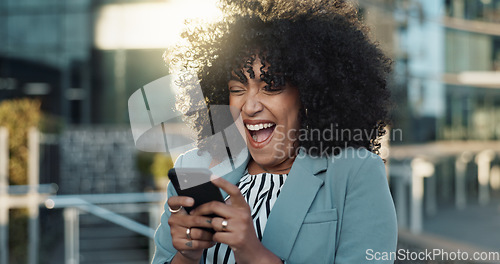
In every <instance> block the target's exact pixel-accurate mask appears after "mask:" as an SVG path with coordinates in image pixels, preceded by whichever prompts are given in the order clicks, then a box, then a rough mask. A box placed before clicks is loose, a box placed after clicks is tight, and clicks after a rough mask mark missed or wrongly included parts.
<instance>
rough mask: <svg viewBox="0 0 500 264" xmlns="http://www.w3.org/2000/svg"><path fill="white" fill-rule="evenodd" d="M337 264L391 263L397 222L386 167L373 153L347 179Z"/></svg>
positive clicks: (394, 248)
mask: <svg viewBox="0 0 500 264" xmlns="http://www.w3.org/2000/svg"><path fill="white" fill-rule="evenodd" d="M343 211H344V212H343V214H342V216H340V217H342V226H341V227H340V235H339V243H338V244H337V252H336V257H335V263H336V264H344V263H345V264H351V263H393V262H394V260H390V259H389V260H388V259H386V258H383V255H384V254H385V256H388V255H390V254H389V253H390V252H395V251H396V246H397V222H396V212H395V209H394V203H393V200H392V197H391V194H390V191H389V186H388V183H387V178H386V172H385V166H384V163H383V161H382V159H381V158H380V157H378V156H376V155H372V156H369V157H368V158H366V159H365V160H364V162H363V163H362V165H361V167H360V168H359V170H358V171H357V172H356V173H353V174H352V175H350V177H349V178H348V181H347V186H346V194H345V200H344V210H343Z"/></svg>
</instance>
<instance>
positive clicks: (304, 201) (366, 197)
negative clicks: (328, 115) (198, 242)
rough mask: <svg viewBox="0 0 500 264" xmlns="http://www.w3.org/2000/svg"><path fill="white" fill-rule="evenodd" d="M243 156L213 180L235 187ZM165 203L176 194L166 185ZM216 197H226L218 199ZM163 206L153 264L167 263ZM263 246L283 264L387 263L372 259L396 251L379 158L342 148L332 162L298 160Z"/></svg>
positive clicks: (198, 162) (201, 161)
mask: <svg viewBox="0 0 500 264" xmlns="http://www.w3.org/2000/svg"><path fill="white" fill-rule="evenodd" d="M249 158H250V155H249V154H248V152H247V151H246V150H245V151H242V153H240V155H238V156H237V157H236V159H234V163H233V164H232V163H230V162H229V160H225V161H224V162H222V163H221V164H219V165H217V166H215V167H213V168H212V169H211V170H212V172H213V173H214V174H216V175H219V176H223V177H224V178H225V179H226V180H228V181H230V182H232V183H233V184H236V183H237V182H238V181H239V179H240V178H241V177H242V175H243V173H244V172H245V168H246V165H247V163H248V161H249ZM210 162H211V158H210V156H209V155H208V153H205V154H202V155H201V156H198V154H197V151H196V150H194V151H190V152H187V153H185V154H183V155H182V156H180V157H179V158H178V159H177V161H176V164H175V166H176V167H206V168H208V166H209V165H210ZM167 191H168V197H170V196H172V195H176V193H175V190H174V188H173V187H172V185H171V184H169V186H168V190H167ZM223 195H224V196H227V194H226V193H225V192H223ZM169 216H170V212H169V211H168V207H167V205H166V204H165V212H164V213H163V215H162V217H161V224H160V226H159V227H158V229H157V230H156V233H155V243H156V252H155V256H154V259H153V263H154V264H160V263H161V264H163V263H168V262H170V261H171V260H172V258H173V256H174V255H175V253H176V249H175V248H174V247H173V246H172V241H171V237H170V227H169V225H168V223H167V222H168V218H169ZM262 243H263V245H264V246H265V247H266V248H267V249H269V250H270V251H271V252H273V253H274V254H275V255H276V256H278V257H279V258H281V259H283V260H284V261H285V263H291V264H295V263H304V264H311V263H314V264H321V263H337V264H343V263H346V264H358V263H392V262H393V261H391V260H381V259H379V258H377V254H376V253H379V256H380V255H382V254H384V253H386V254H388V253H389V252H394V251H396V244H397V224H396V213H395V210H394V204H393V201H392V197H391V194H390V192H389V187H388V184H387V179H386V173H385V166H384V163H383V161H382V159H381V158H380V157H379V156H377V155H375V154H373V153H371V152H369V151H368V150H366V149H352V148H351V149H349V148H348V149H346V150H343V151H342V152H341V153H340V154H338V155H336V156H334V157H329V158H326V157H322V158H315V157H311V156H307V155H303V152H300V154H299V156H298V157H297V158H296V160H295V161H294V163H293V166H292V168H291V170H290V173H289V175H288V178H287V180H286V182H285V185H284V186H283V188H282V190H281V192H280V196H279V198H278V200H276V203H275V204H274V207H273V209H272V211H271V214H270V215H269V218H268V221H267V224H266V228H265V230H264V234H263V238H262Z"/></svg>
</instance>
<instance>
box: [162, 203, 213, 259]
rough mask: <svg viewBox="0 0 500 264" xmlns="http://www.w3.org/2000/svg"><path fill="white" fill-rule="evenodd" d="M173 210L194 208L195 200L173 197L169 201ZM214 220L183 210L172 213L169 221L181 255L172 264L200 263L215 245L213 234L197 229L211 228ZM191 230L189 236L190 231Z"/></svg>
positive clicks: (174, 241)
mask: <svg viewBox="0 0 500 264" xmlns="http://www.w3.org/2000/svg"><path fill="white" fill-rule="evenodd" d="M167 204H168V206H169V207H170V208H171V209H172V210H177V209H179V208H180V207H181V206H182V207H189V206H193V204H194V200H193V198H191V197H187V196H172V197H170V198H169V199H168V201H167ZM211 221H212V219H211V218H209V217H205V216H201V215H189V214H187V212H186V210H184V208H182V209H181V210H180V211H179V212H176V213H174V212H172V214H171V215H170V218H169V219H168V225H169V226H170V234H171V236H172V244H173V246H174V248H176V249H177V250H178V251H179V252H180V253H181V255H180V256H178V255H179V254H177V255H176V257H175V258H174V260H173V261H172V263H190V262H192V263H198V262H199V260H200V258H201V255H202V254H203V250H204V249H205V248H209V247H212V246H213V245H214V244H215V243H214V242H213V240H212V233H210V232H208V231H205V230H202V229H199V228H196V227H206V228H211V227H212V224H211ZM188 229H189V234H188V231H187V230H188Z"/></svg>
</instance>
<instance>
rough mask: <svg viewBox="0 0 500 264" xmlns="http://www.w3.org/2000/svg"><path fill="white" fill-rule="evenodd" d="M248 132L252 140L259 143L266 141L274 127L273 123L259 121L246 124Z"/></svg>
mask: <svg viewBox="0 0 500 264" xmlns="http://www.w3.org/2000/svg"><path fill="white" fill-rule="evenodd" d="M246 127H247V129H248V132H250V136H251V138H252V139H253V141H255V142H257V143H261V142H264V141H266V140H267V139H268V138H269V137H270V136H271V135H272V134H273V131H274V129H275V128H276V124H275V123H260V124H254V125H251V124H246Z"/></svg>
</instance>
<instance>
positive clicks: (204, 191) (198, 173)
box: [168, 168, 224, 217]
mask: <svg viewBox="0 0 500 264" xmlns="http://www.w3.org/2000/svg"><path fill="white" fill-rule="evenodd" d="M210 175H212V172H211V171H210V170H208V169H204V168H173V169H170V170H169V171H168V178H170V181H171V182H172V184H173V185H174V188H175V191H176V192H177V194H178V195H179V196H189V197H192V198H193V199H194V205H193V206H192V207H184V209H186V212H188V213H189V212H190V211H191V210H193V209H194V208H196V207H198V206H200V205H202V204H204V203H208V202H211V201H219V202H224V198H223V197H222V194H221V192H220V190H219V188H218V187H217V186H215V185H214V184H213V183H212V182H211V181H210ZM207 216H208V217H216V216H217V215H207Z"/></svg>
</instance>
